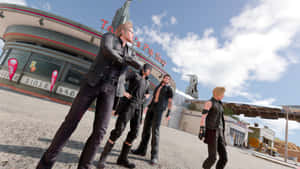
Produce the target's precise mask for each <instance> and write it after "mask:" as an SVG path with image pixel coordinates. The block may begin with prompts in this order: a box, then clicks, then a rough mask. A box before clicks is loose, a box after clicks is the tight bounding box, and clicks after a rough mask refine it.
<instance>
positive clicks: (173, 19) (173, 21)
mask: <svg viewBox="0 0 300 169" xmlns="http://www.w3.org/2000/svg"><path fill="white" fill-rule="evenodd" d="M170 22H171V24H172V25H174V24H177V19H176V18H175V17H174V16H171V18H170Z"/></svg>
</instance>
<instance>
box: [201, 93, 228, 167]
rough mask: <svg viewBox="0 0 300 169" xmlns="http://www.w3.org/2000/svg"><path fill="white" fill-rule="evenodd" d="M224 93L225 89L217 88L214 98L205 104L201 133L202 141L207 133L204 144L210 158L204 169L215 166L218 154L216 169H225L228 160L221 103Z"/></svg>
mask: <svg viewBox="0 0 300 169" xmlns="http://www.w3.org/2000/svg"><path fill="white" fill-rule="evenodd" d="M224 93H225V88H224V87H216V88H215V89H214V90H213V97H212V98H211V99H210V101H207V102H206V103H205V104H204V109H203V112H202V114H203V115H202V118H201V124H200V132H199V138H200V139H202V136H203V133H205V134H204V142H205V143H206V144H207V147H208V158H207V159H206V160H205V161H204V163H203V165H202V167H203V168H204V169H210V168H211V167H212V166H213V164H214V163H215V162H216V160H217V152H218V154H219V161H218V162H217V165H216V169H223V168H224V167H225V165H226V163H227V160H228V159H227V151H226V141H225V136H224V131H225V121H224V108H223V104H222V101H221V100H222V99H223V97H224ZM204 120H205V127H204ZM204 131H205V132H204Z"/></svg>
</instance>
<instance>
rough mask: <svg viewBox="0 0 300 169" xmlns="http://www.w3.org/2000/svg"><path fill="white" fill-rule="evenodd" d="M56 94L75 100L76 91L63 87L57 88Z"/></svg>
mask: <svg viewBox="0 0 300 169" xmlns="http://www.w3.org/2000/svg"><path fill="white" fill-rule="evenodd" d="M56 93H57V94H60V95H63V96H67V97H71V98H75V97H76V95H77V94H78V90H75V89H71V88H68V87H65V86H58V88H57V90H56Z"/></svg>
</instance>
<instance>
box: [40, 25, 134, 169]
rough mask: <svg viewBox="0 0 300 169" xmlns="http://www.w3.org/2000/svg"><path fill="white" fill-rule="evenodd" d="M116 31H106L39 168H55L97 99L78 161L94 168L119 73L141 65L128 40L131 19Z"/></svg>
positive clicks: (87, 168) (130, 38) (83, 166)
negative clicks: (60, 155) (58, 158)
mask: <svg viewBox="0 0 300 169" xmlns="http://www.w3.org/2000/svg"><path fill="white" fill-rule="evenodd" d="M116 35H117V36H115V35H113V34H112V33H106V34H104V35H103V37H102V40H101V44H100V49H99V52H98V55H97V57H96V59H95V61H94V62H93V64H92V65H91V67H90V69H89V72H88V73H87V75H86V78H85V80H83V81H82V83H81V86H80V90H79V92H78V95H77V96H76V98H75V99H74V101H73V104H72V106H71V108H70V110H69V112H68V114H67V116H66V118H65V120H64V122H63V123H62V124H61V126H60V128H59V129H58V131H57V132H56V134H55V136H54V138H53V140H52V143H51V145H50V146H49V148H48V149H47V151H46V152H45V153H44V155H43V156H42V158H41V160H40V162H39V164H38V166H37V169H51V168H52V166H53V164H54V163H55V161H56V157H57V155H58V153H59V152H60V151H61V150H62V148H63V147H64V145H65V144H66V142H67V140H68V139H69V137H70V136H71V134H72V133H73V131H74V130H75V129H76V127H77V125H78V123H79V121H80V120H81V118H82V116H83V114H84V113H85V112H86V110H87V109H88V108H89V106H90V105H91V104H92V102H93V101H94V100H95V99H97V102H96V111H95V120H94V125H93V132H92V134H91V135H90V137H89V138H88V140H87V142H86V144H85V146H84V149H83V151H82V153H81V156H80V160H79V164H78V169H90V168H91V165H92V164H91V162H92V160H93V158H94V156H95V154H96V152H97V150H98V146H99V144H100V143H101V140H102V138H103V136H104V135H105V133H106V129H107V127H108V124H109V120H110V117H111V111H112V107H113V102H114V97H115V90H116V85H117V83H118V79H119V76H120V74H122V73H123V72H124V70H125V69H126V67H127V65H128V64H129V65H131V66H134V67H136V68H139V66H140V65H139V63H138V61H137V60H136V56H135V53H134V52H133V51H132V50H131V49H130V48H129V47H128V45H127V43H128V42H133V28H132V24H131V23H130V22H126V23H125V24H121V25H120V26H119V27H118V29H117V32H116Z"/></svg>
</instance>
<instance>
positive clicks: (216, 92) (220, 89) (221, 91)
mask: <svg viewBox="0 0 300 169" xmlns="http://www.w3.org/2000/svg"><path fill="white" fill-rule="evenodd" d="M225 91H226V90H225V87H215V88H214V90H213V95H214V96H221V95H223V94H224V93H225Z"/></svg>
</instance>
